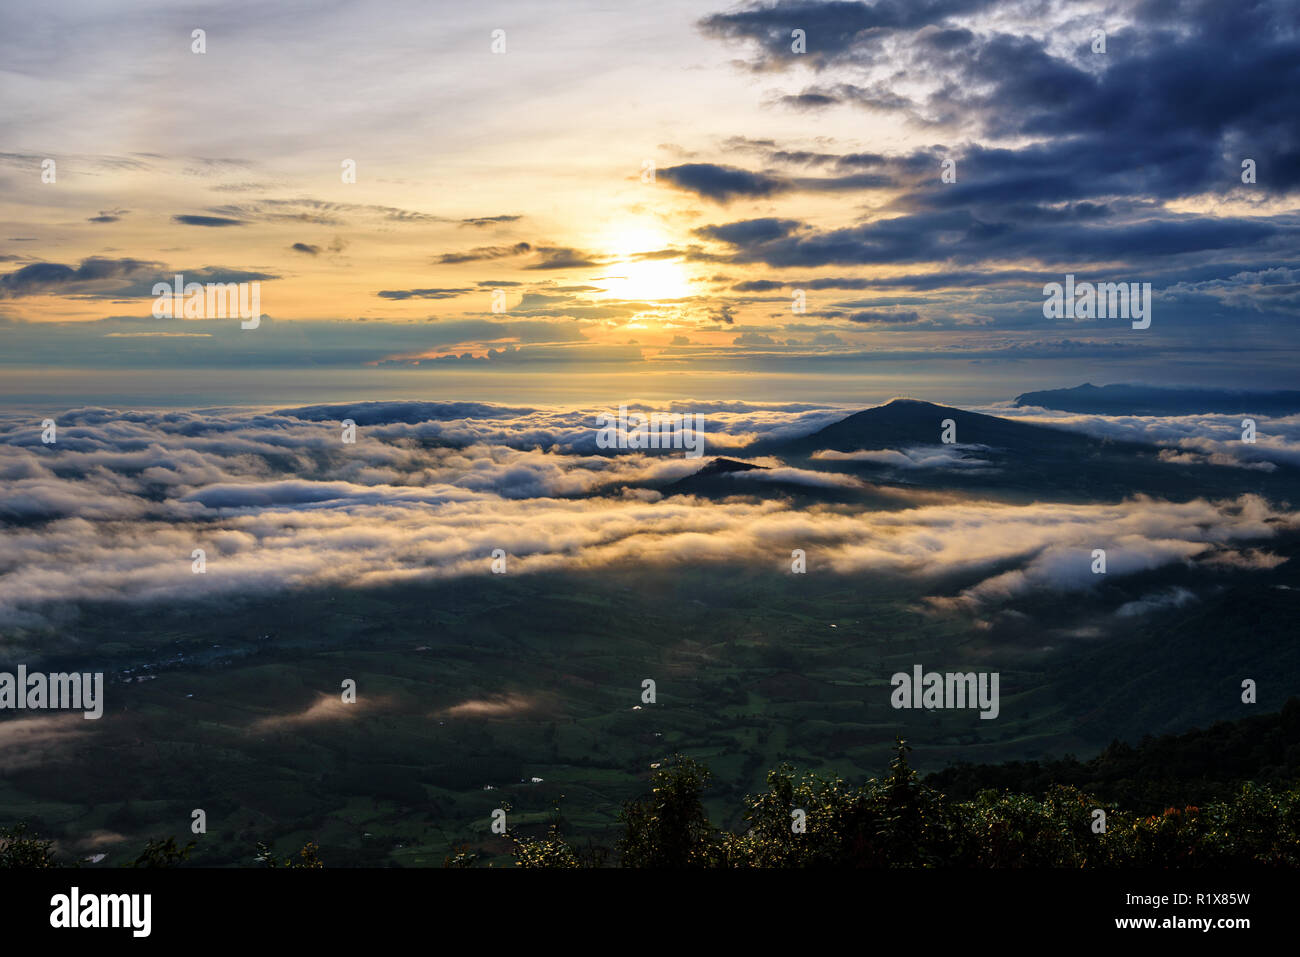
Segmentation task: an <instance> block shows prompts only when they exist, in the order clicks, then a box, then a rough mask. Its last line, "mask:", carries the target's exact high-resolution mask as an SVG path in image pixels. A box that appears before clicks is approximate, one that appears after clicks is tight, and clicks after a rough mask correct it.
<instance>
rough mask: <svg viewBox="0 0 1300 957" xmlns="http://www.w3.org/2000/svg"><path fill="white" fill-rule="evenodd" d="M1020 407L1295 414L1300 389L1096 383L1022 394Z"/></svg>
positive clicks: (1106, 411) (1123, 412)
mask: <svg viewBox="0 0 1300 957" xmlns="http://www.w3.org/2000/svg"><path fill="white" fill-rule="evenodd" d="M1015 405H1017V406H1040V407H1042V408H1044V409H1055V410H1057V411H1060V412H1093V413H1097V414H1100V415H1197V414H1199V413H1216V414H1221V415H1237V414H1241V415H1251V414H1255V415H1291V414H1293V413H1296V412H1300V391H1287V390H1273V391H1261V392H1250V391H1240V390H1230V389H1171V388H1164V387H1161V386H1148V385H1122V384H1121V385H1103V386H1095V385H1093V384H1092V383H1091V382H1085V383H1084V384H1083V385H1080V386H1075V387H1074V388H1072V389H1046V390H1043V391H1041V392H1024V393H1021V394H1020V395H1018V396H1016V400H1015Z"/></svg>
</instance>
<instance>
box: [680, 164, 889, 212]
mask: <svg viewBox="0 0 1300 957" xmlns="http://www.w3.org/2000/svg"><path fill="white" fill-rule="evenodd" d="M659 176H660V177H662V178H663V179H665V180H667V181H668V182H670V183H672V184H673V185H674V186H677V187H679V188H681V189H684V190H687V191H688V192H692V193H695V194H696V195H698V196H703V197H704V198H705V199H711V200H713V201H714V202H716V203H721V204H723V205H726V204H727V203H730V202H731V201H732V200H736V199H761V198H763V197H767V196H775V195H777V194H780V193H790V192H799V191H806V192H841V191H852V190H863V189H873V188H878V187H884V186H893V185H896V180H895V178H894V177H893V176H891V175H888V174H887V173H852V174H849V175H845V176H837V177H784V176H776V175H774V174H771V173H757V172H752V171H750V170H745V169H740V168H738V167H735V166H718V165H716V164H714V163H689V164H686V165H684V166H672V167H669V168H668V169H665V170H661V171H660V173H659Z"/></svg>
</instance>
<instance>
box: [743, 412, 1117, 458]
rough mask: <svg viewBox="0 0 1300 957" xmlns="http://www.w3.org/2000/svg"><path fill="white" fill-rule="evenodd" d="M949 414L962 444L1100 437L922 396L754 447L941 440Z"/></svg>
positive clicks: (853, 446) (1072, 444)
mask: <svg viewBox="0 0 1300 957" xmlns="http://www.w3.org/2000/svg"><path fill="white" fill-rule="evenodd" d="M946 419H951V420H952V421H953V423H954V424H955V425H956V435H955V439H956V441H957V442H958V443H960V444H962V445H970V444H974V445H988V446H998V447H1005V448H1017V449H1024V450H1028V449H1032V448H1043V447H1045V446H1052V447H1057V446H1065V447H1069V448H1074V449H1078V450H1083V449H1085V448H1087V447H1088V446H1089V445H1092V444H1094V443H1095V442H1096V440H1094V439H1091V438H1089V437H1088V436H1086V435H1084V434H1083V433H1081V432H1071V431H1068V430H1065V429H1056V428H1051V427H1048V426H1043V425H1035V424H1030V423H1026V422H1016V421H1012V420H1009V419H1000V418H998V417H997V416H994V415H984V414H983V413H980V412H967V411H965V410H963V409H954V408H951V407H949V406H945V405H935V404H934V403H933V402H922V401H920V400H918V399H894V400H893V401H892V402H889V403H887V404H886V405H882V406H878V407H876V408H874V409H867V410H865V411H863V412H855V413H854V414H853V415H850V416H849V417H848V418H847V419H841V420H840V421H839V422H835V423H832V424H831V425H828V426H826V427H825V428H823V429H821V430H819V431H817V432H814V433H813V434H812V435H807V436H803V437H802V438H797V439H790V440H785V441H779V442H770V443H761V444H755V445H754V446H753V447H752V450H753V451H755V452H763V451H769V450H770V451H773V452H779V453H783V454H801V453H802V454H811V453H812V452H815V451H819V450H826V449H833V450H835V451H837V452H855V451H858V450H860V449H898V448H903V447H915V446H925V445H940V444H942V434H943V431H944V426H943V422H944V420H946Z"/></svg>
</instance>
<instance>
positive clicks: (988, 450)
mask: <svg viewBox="0 0 1300 957" xmlns="http://www.w3.org/2000/svg"><path fill="white" fill-rule="evenodd" d="M948 420H951V422H952V424H953V425H954V426H955V435H952V436H951V438H953V439H955V443H944V442H943V438H944V434H943V433H944V431H945V426H944V423H945V421H948ZM746 452H747V453H748V454H750V455H755V456H757V455H771V456H776V457H779V458H780V459H782V460H783V461H785V462H786V463H787V464H789V465H790V466H792V467H795V468H801V469H807V470H821V471H835V472H841V473H848V474H850V475H853V476H855V477H856V478H858V479H859V480H861V481H862V482H864V483H866V485H868V486H895V487H898V486H906V487H918V488H924V489H931V490H954V491H963V492H969V493H972V494H979V495H987V496H989V497H993V498H1001V499H1008V500H1019V501H1024V500H1034V499H1055V500H1070V501H1120V500H1123V499H1126V498H1132V497H1133V496H1134V495H1136V494H1149V495H1154V496H1157V497H1161V498H1170V499H1176V500H1183V501H1185V500H1189V499H1193V498H1198V497H1218V496H1229V497H1236V496H1237V495H1240V494H1242V493H1243V492H1254V493H1257V494H1262V495H1265V496H1269V497H1274V498H1284V499H1290V498H1293V497H1295V496H1296V495H1297V494H1300V483H1297V477H1296V475H1295V472H1294V470H1293V469H1289V468H1283V467H1279V468H1278V469H1277V470H1276V471H1275V472H1265V471H1259V470H1251V469H1240V468H1232V467H1227V466H1221V465H1211V464H1209V463H1208V462H1207V461H1198V460H1195V459H1188V460H1185V461H1182V462H1171V461H1165V460H1162V459H1161V458H1160V452H1161V449H1160V448H1159V447H1157V446H1155V445H1149V444H1145V443H1140V442H1130V441H1119V440H1115V439H1109V438H1102V437H1098V436H1092V435H1088V434H1086V433H1084V432H1081V431H1077V430H1071V429H1065V428H1059V427H1053V426H1048V425H1043V424H1041V423H1032V422H1021V421H1016V420H1010V419H1003V418H999V417H998V416H995V415H985V414H983V413H979V412H967V411H965V410H963V409H956V408H952V407H950V406H944V405H936V404H934V403H932V402H923V401H919V400H916V399H895V400H893V401H892V402H889V403H887V404H885V405H882V406H879V407H877V408H873V409H866V410H864V411H862V412H856V413H854V414H852V415H849V416H847V417H846V418H844V419H841V420H840V421H839V422H835V423H832V424H831V425H828V426H826V427H824V428H822V429H820V430H819V431H817V432H814V433H812V434H811V435H807V436H800V437H797V438H791V439H768V440H763V441H760V442H756V443H755V444H754V445H752V446H750V447H749V448H748V449H746ZM827 452H829V453H832V454H831V455H830V456H827V455H825V454H824V453H827ZM817 453H823V454H821V455H818V454H817ZM834 453H840V454H839V455H835V454H834ZM854 453H861V454H859V455H854ZM732 484H733V485H734V484H735V483H732ZM750 484H753V485H757V484H763V485H767V484H768V483H750ZM803 494H804V495H810V494H812V495H817V494H819V493H816V492H810V491H809V490H808V489H804V490H803ZM862 494H869V491H868V492H864V493H862ZM822 497H823V498H824V499H826V500H832V499H838V498H840V497H841V496H840V494H839V493H837V494H835V495H827V496H822Z"/></svg>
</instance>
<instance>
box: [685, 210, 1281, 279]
mask: <svg viewBox="0 0 1300 957" xmlns="http://www.w3.org/2000/svg"><path fill="white" fill-rule="evenodd" d="M776 224H780V226H778V225H776ZM696 233H697V234H698V235H700V236H704V237H706V238H709V239H714V240H717V241H719V242H724V243H727V244H728V245H730V246H731V247H732V248H733V251H734V261H736V262H747V263H765V264H767V265H769V266H777V267H789V266H804V267H811V266H826V265H872V264H887V263H917V262H945V261H947V262H954V263H975V262H979V261H981V260H985V259H990V258H997V257H1016V258H1021V259H1027V260H1039V261H1042V262H1045V263H1078V262H1104V261H1109V260H1115V259H1122V260H1125V261H1127V262H1129V263H1130V264H1136V263H1141V262H1143V261H1145V260H1150V259H1156V260H1158V259H1160V258H1162V257H1170V256H1180V255H1186V254H1190V253H1207V252H1217V251H1222V250H1232V251H1240V250H1242V249H1244V248H1249V247H1255V248H1257V249H1261V250H1263V249H1269V248H1277V249H1279V250H1281V249H1286V248H1291V249H1294V248H1296V246H1297V244H1298V243H1300V224H1294V223H1288V222H1282V221H1272V220H1258V219H1226V218H1223V219H1214V218H1211V217H1188V218H1181V219H1170V220H1160V219H1150V220H1145V221H1141V222H1134V223H1126V224H1122V225H1115V226H1094V225H1083V224H1079V225H1077V226H1074V227H1073V228H1067V229H1062V228H1059V227H1058V226H1056V225H1054V224H1047V223H1024V222H1017V221H1016V220H1015V219H1012V218H1010V217H1007V218H999V219H981V218H979V217H977V216H976V215H975V214H974V213H972V212H971V211H969V210H965V209H954V210H950V211H943V212H927V213H918V214H915V215H909V216H898V217H894V218H892V219H882V220H877V221H875V222H873V223H867V224H864V225H861V226H851V227H846V228H843V229H832V230H826V231H823V232H814V231H813V230H811V229H808V228H804V229H799V227H798V224H797V223H792V222H790V221H788V220H770V219H769V220H743V221H740V222H735V223H727V224H723V225H720V226H706V227H701V228H699V229H697V230H696Z"/></svg>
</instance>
